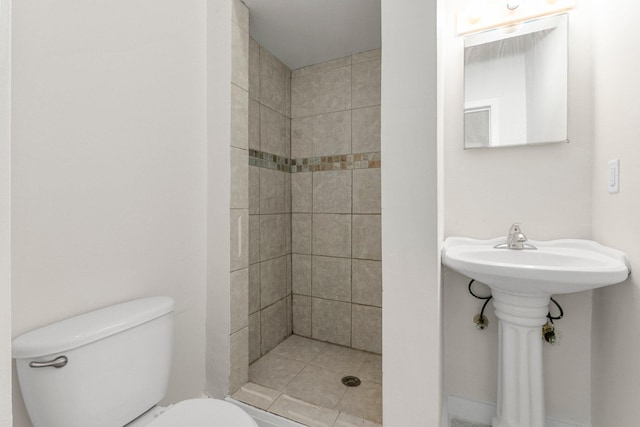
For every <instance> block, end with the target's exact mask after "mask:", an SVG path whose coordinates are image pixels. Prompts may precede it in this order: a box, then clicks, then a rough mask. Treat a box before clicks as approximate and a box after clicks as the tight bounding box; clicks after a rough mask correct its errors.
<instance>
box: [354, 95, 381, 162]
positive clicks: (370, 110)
mask: <svg viewBox="0 0 640 427" xmlns="http://www.w3.org/2000/svg"><path fill="white" fill-rule="evenodd" d="M351 119H352V122H351V124H352V141H351V150H352V152H353V153H375V152H378V151H380V106H375V107H367V108H358V109H356V110H352V111H351Z"/></svg>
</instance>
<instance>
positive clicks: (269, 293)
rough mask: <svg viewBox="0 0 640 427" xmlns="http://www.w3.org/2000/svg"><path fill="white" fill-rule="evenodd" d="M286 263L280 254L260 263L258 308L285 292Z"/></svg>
mask: <svg viewBox="0 0 640 427" xmlns="http://www.w3.org/2000/svg"><path fill="white" fill-rule="evenodd" d="M286 274H287V264H286V257H284V256H282V257H279V258H274V259H271V260H269V261H265V262H262V263H260V308H261V309H262V308H265V307H267V306H269V305H271V304H273V303H274V302H276V301H278V300H280V299H282V298H284V297H285V296H286V294H287V281H286V280H287V279H286Z"/></svg>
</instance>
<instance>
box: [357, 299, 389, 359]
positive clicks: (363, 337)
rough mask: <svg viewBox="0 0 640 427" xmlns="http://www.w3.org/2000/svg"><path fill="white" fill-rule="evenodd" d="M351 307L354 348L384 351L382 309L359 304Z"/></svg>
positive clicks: (376, 351)
mask: <svg viewBox="0 0 640 427" xmlns="http://www.w3.org/2000/svg"><path fill="white" fill-rule="evenodd" d="M351 309H352V322H353V323H352V342H351V345H352V346H353V348H357V349H360V350H366V351H370V352H372V353H378V354H380V353H382V309H381V308H379V307H369V306H366V305H358V304H353V305H352V306H351Z"/></svg>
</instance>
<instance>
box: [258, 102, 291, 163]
mask: <svg viewBox="0 0 640 427" xmlns="http://www.w3.org/2000/svg"><path fill="white" fill-rule="evenodd" d="M287 126H290V125H289V119H287V118H286V117H285V116H283V115H282V114H280V113H278V112H277V111H275V110H272V109H271V108H268V107H265V106H264V105H261V106H260V150H261V151H264V152H267V153H270V154H277V155H278V156H282V157H289V155H290V148H289V140H288V139H287V132H288V131H287Z"/></svg>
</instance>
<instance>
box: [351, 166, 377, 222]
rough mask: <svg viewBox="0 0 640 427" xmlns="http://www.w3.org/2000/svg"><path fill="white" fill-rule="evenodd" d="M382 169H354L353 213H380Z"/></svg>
mask: <svg viewBox="0 0 640 427" xmlns="http://www.w3.org/2000/svg"><path fill="white" fill-rule="evenodd" d="M380 212H381V210H380V169H379V168H375V169H356V170H354V171H353V213H370V214H379V213H380Z"/></svg>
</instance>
